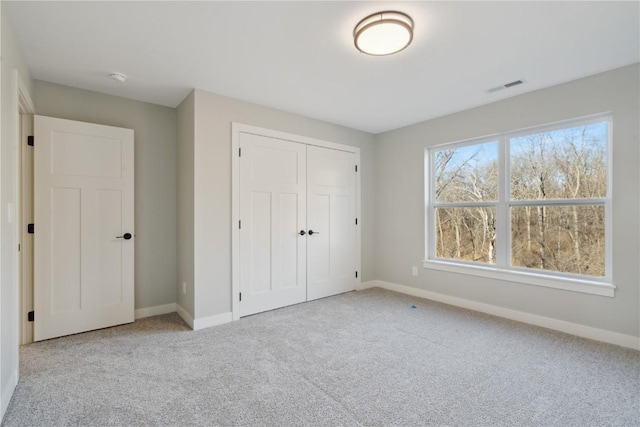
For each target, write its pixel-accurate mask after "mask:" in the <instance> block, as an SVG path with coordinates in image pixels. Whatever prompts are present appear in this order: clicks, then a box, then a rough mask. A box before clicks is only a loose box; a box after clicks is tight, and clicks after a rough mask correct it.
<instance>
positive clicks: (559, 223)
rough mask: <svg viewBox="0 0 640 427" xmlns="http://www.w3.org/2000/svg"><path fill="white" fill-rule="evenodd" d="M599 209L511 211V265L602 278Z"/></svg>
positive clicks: (522, 208) (601, 218)
mask: <svg viewBox="0 0 640 427" xmlns="http://www.w3.org/2000/svg"><path fill="white" fill-rule="evenodd" d="M604 224H605V223H604V207H603V206H519V207H513V208H511V264H512V265H513V266H514V267H528V268H537V269H542V270H550V271H560V272H564V273H575V274H585V275H589V276H598V277H603V276H604V275H605V265H604V260H605V240H604V229H605V225H604Z"/></svg>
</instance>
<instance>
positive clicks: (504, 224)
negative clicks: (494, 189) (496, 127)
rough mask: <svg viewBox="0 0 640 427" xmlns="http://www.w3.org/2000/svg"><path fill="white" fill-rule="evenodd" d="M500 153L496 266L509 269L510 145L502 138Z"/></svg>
mask: <svg viewBox="0 0 640 427" xmlns="http://www.w3.org/2000/svg"><path fill="white" fill-rule="evenodd" d="M498 143H499V151H498V164H499V166H498V207H497V212H496V246H497V248H496V265H497V266H498V267H503V268H507V267H509V265H510V258H511V224H510V220H509V216H510V215H509V206H508V203H507V202H508V200H509V180H510V176H509V173H510V171H509V145H508V143H507V140H506V138H500V140H499V142H498Z"/></svg>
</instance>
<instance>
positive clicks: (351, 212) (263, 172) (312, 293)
mask: <svg viewBox="0 0 640 427" xmlns="http://www.w3.org/2000/svg"><path fill="white" fill-rule="evenodd" d="M240 150H241V151H240V207H239V210H240V211H239V213H240V223H239V231H240V238H239V245H240V248H239V249H240V251H239V252H240V260H239V261H240V268H239V282H240V316H247V315H250V314H254V313H259V312H262V311H267V310H272V309H276V308H280V307H284V306H287V305H292V304H297V303H300V302H304V301H310V300H314V299H317V298H323V297H327V296H330V295H336V294H339V293H343V292H348V291H352V290H355V286H356V250H357V245H356V239H357V233H356V227H357V224H356V223H357V220H356V173H357V172H356V160H357V159H356V154H355V153H353V152H348V151H342V150H336V149H331V148H325V147H319V146H314V145H308V144H304V143H299V142H293V141H287V140H283V139H278V138H272V137H267V136H262V135H254V134H250V133H241V134H240Z"/></svg>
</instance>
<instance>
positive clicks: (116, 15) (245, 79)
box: [4, 1, 640, 133]
mask: <svg viewBox="0 0 640 427" xmlns="http://www.w3.org/2000/svg"><path fill="white" fill-rule="evenodd" d="M4 3H6V9H5V10H6V11H7V12H8V13H9V17H10V19H11V21H12V24H13V27H14V31H15V33H16V36H17V38H18V41H19V44H20V46H21V48H22V50H23V52H24V54H25V57H26V59H27V62H28V64H29V67H30V69H31V71H32V74H33V77H34V78H36V79H40V80H46V81H50V82H54V83H60V84H64V85H69V86H74V87H78V88H83V89H89V90H94V91H98V92H103V93H108V94H112V95H118V96H123V97H127V98H132V99H138V100H142V101H147V102H152V103H156V104H161V105H166V106H170V107H175V106H177V105H178V104H179V103H180V102H181V101H182V100H183V99H184V97H185V96H186V95H187V94H188V93H189V92H190V90H191V89H192V88H198V89H203V90H207V91H210V92H215V93H219V94H222V95H227V96H230V97H233V98H238V99H242V100H246V101H251V102H255V103H257V104H262V105H267V106H270V107H274V108H278V109H282V110H285V111H291V112H295V113H298V114H302V115H305V116H309V117H313V118H317V119H321V120H326V121H328V122H333V123H337V124H341V125H344V126H348V127H351V128H355V129H360V130H364V131H368V132H371V133H379V132H383V131H386V130H390V129H395V128H398V127H402V126H405V125H409V124H412V123H416V122H419V121H423V120H427V119H430V118H434V117H438V116H442V115H445V114H448V113H452V112H456V111H460V110H464V109H468V108H471V107H475V106H478V105H482V104H487V103H490V102H494V101H496V100H499V99H503V98H507V97H511V96H514V95H518V94H521V93H524V92H529V91H532V90H536V89H540V88H543V87H547V86H551V85H555V84H558V83H562V82H565V81H569V80H573V79H576V78H580V77H584V76H588V75H591V74H596V73H599V72H602V71H606V70H610V69H614V68H618V67H621V66H624V65H628V64H632V63H636V62H638V61H640V29H639V27H640V23H639V21H640V18H639V15H640V11H639V3H638V2H397V1H394V2H371V1H368V2H337V1H327V2H265V1H260V2H238V1H235V2H185V1H180V2H148V1H147V2H131V1H127V2H84V1H75V2H58V1H48V2H4ZM387 9H395V10H400V11H403V12H405V13H408V14H409V15H410V16H411V17H412V18H413V19H414V21H415V37H414V41H413V43H412V44H411V46H409V48H407V49H406V50H405V51H403V52H401V53H399V54H397V55H393V56H389V57H371V56H367V55H364V54H361V53H359V52H357V51H356V49H355V48H354V47H353V38H352V31H353V27H354V26H355V24H356V23H357V22H358V21H359V20H360V19H361V18H363V17H365V16H366V15H368V14H370V13H373V12H377V11H380V10H387ZM112 71H119V72H122V73H125V74H127V75H128V76H129V79H128V80H127V82H126V83H124V84H122V83H118V82H115V81H113V80H110V79H109V78H107V74H108V73H109V72H112ZM518 79H523V80H525V81H526V83H525V84H523V85H520V86H517V87H514V88H511V89H506V90H503V91H500V92H496V93H492V94H489V93H487V92H486V90H487V89H489V88H492V87H495V86H498V85H501V84H504V83H508V82H511V81H513V80H518Z"/></svg>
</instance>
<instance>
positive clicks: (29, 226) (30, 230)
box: [27, 224, 34, 234]
mask: <svg viewBox="0 0 640 427" xmlns="http://www.w3.org/2000/svg"><path fill="white" fill-rule="evenodd" d="M33 227H34V225H33V224H28V225H27V233H29V234H33Z"/></svg>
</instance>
